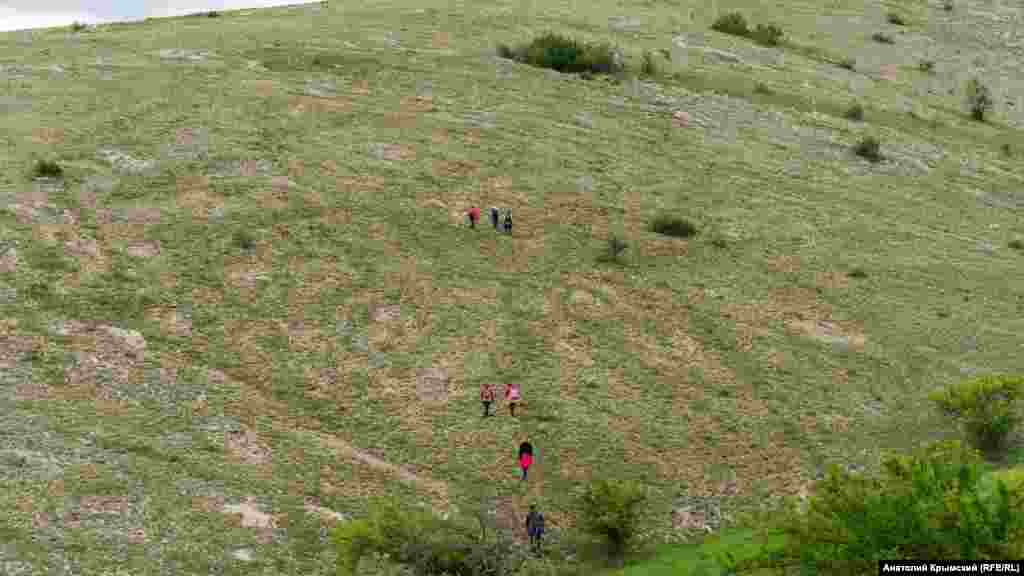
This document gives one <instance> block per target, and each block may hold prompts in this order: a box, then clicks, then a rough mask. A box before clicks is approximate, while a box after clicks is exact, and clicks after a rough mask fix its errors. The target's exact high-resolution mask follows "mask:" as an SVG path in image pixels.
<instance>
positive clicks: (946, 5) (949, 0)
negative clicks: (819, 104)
mask: <svg viewBox="0 0 1024 576" xmlns="http://www.w3.org/2000/svg"><path fill="white" fill-rule="evenodd" d="M942 9H943V10H945V11H946V12H952V11H953V0H946V1H945V2H943V3H942Z"/></svg>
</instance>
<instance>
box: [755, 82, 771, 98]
mask: <svg viewBox="0 0 1024 576" xmlns="http://www.w3.org/2000/svg"><path fill="white" fill-rule="evenodd" d="M754 93H755V94H765V95H768V96H770V95H772V94H775V91H774V90H772V89H771V88H769V87H768V85H767V84H765V83H764V82H758V83H757V85H756V86H754Z"/></svg>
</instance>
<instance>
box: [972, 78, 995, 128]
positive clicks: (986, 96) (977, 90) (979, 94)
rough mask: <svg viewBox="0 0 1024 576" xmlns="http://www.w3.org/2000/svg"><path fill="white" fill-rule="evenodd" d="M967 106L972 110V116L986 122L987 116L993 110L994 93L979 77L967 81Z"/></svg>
mask: <svg viewBox="0 0 1024 576" xmlns="http://www.w3.org/2000/svg"><path fill="white" fill-rule="evenodd" d="M967 107H968V108H969V109H970V111H971V118H973V119H974V120H977V121H978V122H984V121H985V116H986V115H988V113H989V112H990V111H991V110H992V93H991V92H990V91H989V89H988V86H985V85H984V84H982V83H981V81H980V80H978V79H977V78H971V79H970V80H969V81H968V82H967Z"/></svg>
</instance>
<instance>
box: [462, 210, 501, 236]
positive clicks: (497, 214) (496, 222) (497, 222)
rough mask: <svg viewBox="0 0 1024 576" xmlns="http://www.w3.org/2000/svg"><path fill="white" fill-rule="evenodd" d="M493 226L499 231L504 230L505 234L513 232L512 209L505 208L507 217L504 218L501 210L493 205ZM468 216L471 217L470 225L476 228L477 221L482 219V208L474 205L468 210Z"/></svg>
mask: <svg viewBox="0 0 1024 576" xmlns="http://www.w3.org/2000/svg"><path fill="white" fill-rule="evenodd" d="M490 212H491V226H493V227H494V229H495V230H497V231H498V232H504V233H505V234H511V233H512V210H511V209H508V210H505V218H504V220H502V218H501V211H499V210H498V209H497V208H495V207H493V206H492V207H491V211H490ZM466 216H467V218H468V219H469V227H470V228H476V223H477V222H479V221H480V209H479V208H477V207H475V206H474V207H472V208H470V209H469V210H467V211H466Z"/></svg>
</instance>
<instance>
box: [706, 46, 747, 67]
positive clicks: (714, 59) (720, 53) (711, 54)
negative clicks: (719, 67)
mask: <svg viewBox="0 0 1024 576" xmlns="http://www.w3.org/2000/svg"><path fill="white" fill-rule="evenodd" d="M700 51H701V53H702V55H703V56H704V62H705V63H707V62H710V63H712V64H718V63H723V62H725V63H728V64H741V63H743V60H742V59H741V58H740V57H739V56H737V55H736V54H733V53H732V52H726V51H725V50H719V49H717V48H706V47H702V48H701V49H700Z"/></svg>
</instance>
